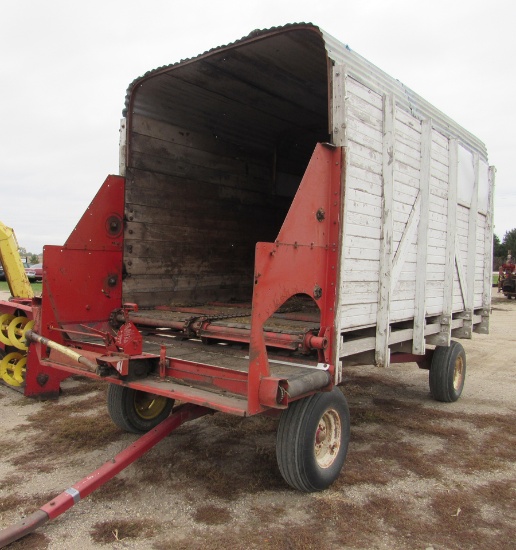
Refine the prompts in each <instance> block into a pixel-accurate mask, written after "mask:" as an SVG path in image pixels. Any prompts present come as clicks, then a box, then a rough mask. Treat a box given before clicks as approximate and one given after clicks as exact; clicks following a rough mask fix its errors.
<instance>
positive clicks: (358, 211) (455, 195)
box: [334, 69, 490, 363]
mask: <svg viewBox="0 0 516 550" xmlns="http://www.w3.org/2000/svg"><path fill="white" fill-rule="evenodd" d="M344 70H345V69H344ZM344 90H345V91H344V94H345V99H343V100H342V105H340V107H339V108H343V109H344V110H345V113H346V114H345V121H346V122H345V128H346V137H345V140H344V141H343V143H344V145H345V146H346V150H347V166H346V180H345V183H344V185H345V191H344V195H345V203H344V209H343V217H344V231H343V248H342V266H341V285H340V292H341V296H340V301H339V303H340V312H339V313H340V327H341V331H342V332H344V333H345V332H346V331H352V330H353V331H356V330H357V329H363V328H366V327H377V329H378V330H379V332H378V330H377V337H376V338H377V339H378V338H380V337H381V338H383V339H384V341H385V342H388V340H389V332H390V331H389V326H390V325H392V324H393V323H400V322H405V321H409V322H412V321H414V322H415V320H417V317H421V319H419V323H420V327H419V328H420V331H421V335H423V332H422V331H423V330H424V326H423V325H424V324H425V322H424V319H425V317H429V316H439V315H443V314H445V313H446V308H447V307H448V306H447V302H449V303H450V304H452V305H451V311H450V312H449V313H450V314H452V313H459V312H464V311H469V312H470V314H471V316H472V315H473V309H474V308H482V307H485V303H484V302H485V288H484V287H485V284H486V276H485V273H486V270H485V249H486V245H485V243H486V239H487V240H488V239H489V234H488V233H489V231H490V225H489V221H488V207H487V199H485V201H484V203H485V205H484V206H482V205H481V204H480V202H479V201H480V200H481V199H480V197H481V196H482V194H484V195H486V196H487V185H488V183H487V179H488V176H487V173H488V167H487V164H486V163H485V162H483V161H482V160H479V155H478V153H476V152H474V151H469V150H467V149H466V148H465V147H464V146H463V145H462V144H461V143H460V142H458V141H457V140H455V142H454V143H455V144H454V145H453V147H454V148H455V149H454V150H453V151H456V152H455V153H454V152H453V151H452V146H451V143H452V141H453V140H451V139H449V138H448V137H446V136H444V135H443V134H442V133H440V132H439V131H437V130H436V129H435V128H434V127H433V126H432V121H431V120H428V121H423V122H421V121H420V120H419V119H418V118H417V117H416V116H414V115H413V114H411V113H409V112H407V111H405V110H404V109H402V108H400V106H399V105H397V104H396V103H395V102H394V99H393V98H392V97H389V96H386V95H384V94H382V93H380V92H379V90H378V89H372V87H369V86H367V85H365V84H364V83H363V82H360V81H359V80H358V79H356V78H353V77H352V76H351V75H349V74H346V77H345V83H344ZM334 108H335V106H334ZM389 117H391V118H390V120H389ZM454 155H455V156H456V158H455V157H454ZM453 163H455V164H454V165H453V166H454V169H453V170H451V167H452V164H453ZM480 180H481V181H480ZM479 181H480V183H479ZM479 185H480V186H484V188H485V189H484V188H483V191H481V192H480V193H479ZM387 186H389V187H387ZM452 188H453V189H454V191H453V192H452V191H451V189H452ZM457 189H458V191H457ZM449 197H452V198H451V199H450V198H449ZM449 200H451V201H452V202H450V203H449ZM450 216H452V218H450ZM450 229H451V231H450ZM450 255H451V256H450ZM448 257H451V260H447V258H448ZM422 259H423V263H422ZM386 262H388V263H386ZM447 266H451V268H450V267H447ZM422 294H423V295H422ZM380 324H381V325H382V327H380V328H379V325H380ZM383 325H385V326H383ZM380 333H381V334H380ZM344 341H345V338H344ZM386 345H387V344H386ZM423 347H424V342H423ZM377 349H378V346H377ZM386 349H387V348H384V352H386ZM381 362H382V361H380V363H381ZM386 362H387V363H388V357H387V359H386Z"/></svg>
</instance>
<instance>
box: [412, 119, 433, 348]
mask: <svg viewBox="0 0 516 550" xmlns="http://www.w3.org/2000/svg"><path fill="white" fill-rule="evenodd" d="M431 164H432V121H431V120H425V121H423V125H422V128H421V190H420V193H421V195H420V196H421V206H420V217H419V225H418V232H417V247H418V255H417V268H416V292H415V300H414V336H413V341H412V353H416V354H423V353H425V316H426V297H427V281H426V274H427V270H428V266H427V256H428V238H429V231H428V224H429V206H430V168H431Z"/></svg>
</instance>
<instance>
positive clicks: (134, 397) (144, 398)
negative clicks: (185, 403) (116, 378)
mask: <svg viewBox="0 0 516 550" xmlns="http://www.w3.org/2000/svg"><path fill="white" fill-rule="evenodd" d="M107 406H108V412H109V416H110V417H111V420H112V421H113V422H114V423H115V424H116V425H117V426H118V427H119V428H121V429H122V430H125V431H126V432H131V433H136V434H139V433H145V432H148V431H149V430H152V428H155V427H156V426H157V425H158V424H159V423H160V422H161V421H162V420H165V418H167V417H168V416H169V414H170V411H171V410H172V407H173V406H174V400H173V399H168V398H167V397H163V396H161V395H155V394H153V393H147V392H144V391H139V390H135V389H133V388H128V387H126V386H119V385H118V384H109V388H108V394H107Z"/></svg>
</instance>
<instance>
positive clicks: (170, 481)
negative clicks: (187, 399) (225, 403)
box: [134, 416, 285, 501]
mask: <svg viewBox="0 0 516 550" xmlns="http://www.w3.org/2000/svg"><path fill="white" fill-rule="evenodd" d="M215 418H216V416H215V417H213V418H203V419H202V420H200V421H198V422H197V423H195V424H190V425H189V424H186V425H184V426H182V427H181V428H179V429H178V430H177V431H176V432H175V433H174V435H173V440H174V447H175V449H176V451H175V452H173V454H170V451H168V452H167V454H166V455H163V454H161V453H162V451H160V450H158V449H155V450H153V451H151V452H150V453H149V454H148V455H147V456H146V458H145V460H142V461H139V462H137V463H136V464H135V466H134V467H135V469H136V471H137V472H138V482H139V483H142V484H150V485H155V486H157V485H159V486H161V487H166V488H167V490H170V491H174V490H176V489H181V488H182V487H183V486H184V484H185V483H187V484H200V483H202V489H203V490H204V491H205V492H206V493H207V494H208V495H209V496H210V497H216V498H220V499H223V500H226V501H234V500H236V499H237V498H239V497H240V496H241V495H242V494H244V493H245V494H249V493H253V492H259V491H263V490H271V489H274V488H276V487H281V488H285V483H284V482H283V480H282V478H281V476H280V474H279V471H278V467H277V464H276V451H275V435H274V433H273V431H271V430H270V428H269V424H268V423H265V426H266V430H265V433H261V432H260V431H259V430H256V429H255V426H253V425H251V426H250V428H251V429H250V430H249V433H245V429H244V428H240V427H238V428H235V431H234V432H231V431H230V433H229V434H228V431H227V429H226V427H227V426H226V425H224V426H219V425H217V423H214V422H211V420H214V419H215ZM266 420H268V419H266ZM239 425H240V424H238V426H239ZM207 433H209V434H210V435H209V439H208V438H207V436H206V434H207ZM244 434H245V435H244ZM199 480H201V482H200V481H199Z"/></svg>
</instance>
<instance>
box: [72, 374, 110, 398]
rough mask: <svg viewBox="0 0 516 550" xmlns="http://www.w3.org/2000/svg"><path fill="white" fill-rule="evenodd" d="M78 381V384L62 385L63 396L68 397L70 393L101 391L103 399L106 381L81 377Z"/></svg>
mask: <svg viewBox="0 0 516 550" xmlns="http://www.w3.org/2000/svg"><path fill="white" fill-rule="evenodd" d="M79 382H80V383H79V384H77V385H75V386H72V387H66V386H65V387H63V388H62V395H63V397H68V396H72V395H85V394H88V393H92V392H101V393H102V395H103V396H104V399H105V394H106V392H107V387H108V385H107V383H106V382H103V381H101V380H93V379H91V378H81V379H80V380H79Z"/></svg>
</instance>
